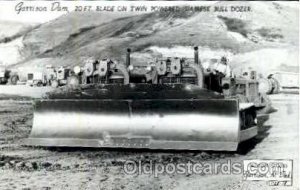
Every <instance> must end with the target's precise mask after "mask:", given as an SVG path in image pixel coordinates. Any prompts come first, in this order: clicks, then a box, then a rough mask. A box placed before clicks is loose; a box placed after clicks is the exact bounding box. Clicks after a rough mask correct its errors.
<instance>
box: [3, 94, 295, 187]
mask: <svg viewBox="0 0 300 190" xmlns="http://www.w3.org/2000/svg"><path fill="white" fill-rule="evenodd" d="M2 92H3V91H2ZM0 93H1V92H0ZM271 99H272V102H273V107H274V108H275V110H274V112H273V113H271V114H269V115H262V116H260V117H259V135H258V136H257V137H255V138H254V139H252V140H250V141H247V142H245V143H243V144H242V145H241V146H240V147H239V150H238V151H237V152H202V151H148V150H132V149H131V150H116V149H95V148H94V149H91V148H90V149H88V148H85V149H79V148H72V149H70V148H51V149H49V148H48V149H47V148H34V147H24V146H21V145H20V144H19V142H20V140H21V139H23V138H26V137H27V136H28V135H29V133H30V129H31V125H32V118H33V107H32V99H31V98H21V97H18V96H15V95H0V172H1V175H0V189H212V190H213V189H255V190H256V189H299V182H298V178H299V176H298V168H299V162H298V160H299V157H298V155H299V145H298V142H299V124H298V116H299V111H298V95H297V94H293V95H292V94H279V95H273V96H271ZM263 121H265V122H263ZM246 159H292V160H293V171H294V176H293V186H289V187H282V186H281V187H273V186H269V185H268V183H267V182H265V181H244V180H243V177H242V174H235V175H234V174H231V175H226V174H217V175H209V174H206V175H203V174H201V175H199V174H167V173H164V174H160V175H159V176H158V177H155V176H154V174H145V173H143V174H139V175H137V174H133V175H130V174H126V173H125V172H124V168H123V165H124V163H125V162H126V161H128V160H130V161H136V162H139V161H141V163H150V162H155V163H162V164H168V163H188V162H192V163H198V162H206V163H216V162H227V161H228V160H229V161H231V162H239V163H242V162H243V160H246Z"/></svg>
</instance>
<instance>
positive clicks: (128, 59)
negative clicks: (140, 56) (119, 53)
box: [125, 48, 131, 67]
mask: <svg viewBox="0 0 300 190" xmlns="http://www.w3.org/2000/svg"><path fill="white" fill-rule="evenodd" d="M130 52H131V49H130V48H128V49H127V53H126V63H125V64H126V65H125V66H126V67H128V66H129V65H130Z"/></svg>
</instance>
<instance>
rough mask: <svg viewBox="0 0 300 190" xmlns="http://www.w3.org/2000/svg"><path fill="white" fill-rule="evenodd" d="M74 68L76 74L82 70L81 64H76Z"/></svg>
mask: <svg viewBox="0 0 300 190" xmlns="http://www.w3.org/2000/svg"><path fill="white" fill-rule="evenodd" d="M73 70H74V73H75V74H76V75H78V74H79V73H80V72H81V68H80V66H75V67H74V69H73Z"/></svg>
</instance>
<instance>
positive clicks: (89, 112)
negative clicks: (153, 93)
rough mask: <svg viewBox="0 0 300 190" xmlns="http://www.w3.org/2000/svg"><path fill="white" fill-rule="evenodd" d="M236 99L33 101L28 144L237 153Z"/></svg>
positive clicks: (238, 134) (238, 125) (238, 131)
mask: <svg viewBox="0 0 300 190" xmlns="http://www.w3.org/2000/svg"><path fill="white" fill-rule="evenodd" d="M239 141H240V123H239V109H238V102H237V101H236V100H224V99H138V100H128V99H123V100H116V99H114V100H110V99H105V100H103V99H102V100H99V99H98V100H97V99H91V100H88V99H77V100H76V99H60V100H55V99H52V100H40V101H37V102H36V103H35V112H34V119H33V128H32V131H31V134H30V136H29V138H28V139H25V141H24V142H23V143H24V144H25V145H30V146H31V145H33V146H65V147H122V148H149V149H187V150H225V151H234V150H236V149H237V146H238V143H239Z"/></svg>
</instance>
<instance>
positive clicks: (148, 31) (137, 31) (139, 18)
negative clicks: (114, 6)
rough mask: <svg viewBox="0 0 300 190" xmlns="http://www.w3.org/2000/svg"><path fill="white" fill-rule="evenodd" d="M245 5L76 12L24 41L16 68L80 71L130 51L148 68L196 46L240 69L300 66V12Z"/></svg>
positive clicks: (189, 52)
mask: <svg viewBox="0 0 300 190" xmlns="http://www.w3.org/2000/svg"><path fill="white" fill-rule="evenodd" d="M236 3H237V2H231V3H230V5H235V4H236ZM228 4H229V3H226V2H219V3H216V4H215V5H216V6H224V5H228ZM243 4H244V5H249V6H251V9H252V12H249V13H235V14H232V13H226V12H223V13H194V12H176V13H174V12H164V13H161V12H160V13H159V12H155V13H148V14H139V15H129V14H127V15H124V14H123V13H122V14H118V13H110V14H103V13H102V14H99V13H87V14H78V13H71V14H68V15H64V16H62V17H59V18H57V19H55V20H53V21H51V22H48V23H45V24H42V25H41V26H40V27H38V28H35V29H33V30H31V31H29V32H27V33H26V34H25V35H24V36H22V39H21V42H22V44H23V47H22V48H21V50H20V52H21V54H22V60H21V61H20V60H19V61H16V62H11V64H12V66H13V67H14V68H24V67H30V68H32V67H35V68H39V67H43V66H44V65H46V64H52V65H55V66H58V65H66V66H74V65H79V64H82V60H84V59H85V58H86V57H90V56H94V57H96V58H105V57H109V58H112V59H117V60H120V61H124V54H125V50H126V48H127V47H130V48H132V50H133V55H132V56H133V63H134V64H145V63H147V62H149V61H150V60H151V59H153V58H154V57H157V56H168V55H171V56H174V55H178V56H179V55H180V56H184V57H191V56H192V55H193V53H192V48H191V46H195V45H197V46H199V47H200V56H201V59H209V58H219V57H220V56H222V55H227V56H228V57H229V59H230V61H231V64H232V65H233V66H234V67H236V68H240V67H243V68H248V67H250V66H251V67H253V68H255V69H258V70H261V68H260V67H265V68H268V67H266V65H264V64H261V63H262V60H264V63H265V64H272V67H280V65H292V66H293V65H297V63H298V56H297V49H298V41H299V40H298V27H295V26H298V11H297V9H293V8H291V7H285V6H282V5H279V4H277V3H271V2H245V3H243ZM239 5H240V3H239ZM0 48H1V46H0ZM265 52H268V53H265ZM278 52H280V53H282V55H281V56H279V55H280V54H278ZM274 55H276V56H277V55H278V56H279V57H281V59H276V58H275V57H276V56H274ZM290 58H292V59H290ZM265 70H266V71H265ZM265 70H264V72H267V71H268V69H265Z"/></svg>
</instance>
